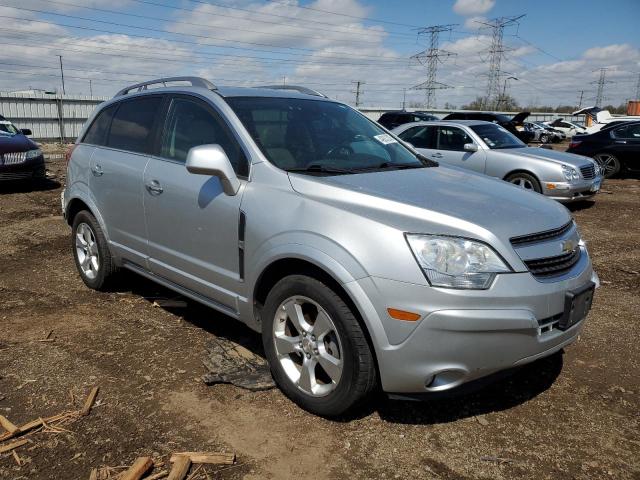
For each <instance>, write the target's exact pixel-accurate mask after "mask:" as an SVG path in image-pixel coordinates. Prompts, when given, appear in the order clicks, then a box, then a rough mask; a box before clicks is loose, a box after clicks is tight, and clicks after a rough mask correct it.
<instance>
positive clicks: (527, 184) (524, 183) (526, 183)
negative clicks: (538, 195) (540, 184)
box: [510, 177, 535, 190]
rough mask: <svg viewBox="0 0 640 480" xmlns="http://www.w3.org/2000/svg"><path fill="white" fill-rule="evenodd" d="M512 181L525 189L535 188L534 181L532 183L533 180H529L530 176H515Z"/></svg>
mask: <svg viewBox="0 0 640 480" xmlns="http://www.w3.org/2000/svg"><path fill="white" fill-rule="evenodd" d="M510 181H511V183H513V184H514V185H517V186H519V187H520V188H524V189H525V190H535V187H534V186H533V183H531V180H529V179H528V178H524V177H513V178H512V179H511V180H510Z"/></svg>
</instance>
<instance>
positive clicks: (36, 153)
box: [25, 148, 42, 160]
mask: <svg viewBox="0 0 640 480" xmlns="http://www.w3.org/2000/svg"><path fill="white" fill-rule="evenodd" d="M40 155H42V150H40V149H39V148H36V149H35V150H28V151H27V153H26V155H25V159H27V160H32V159H34V158H38V157H39V156H40Z"/></svg>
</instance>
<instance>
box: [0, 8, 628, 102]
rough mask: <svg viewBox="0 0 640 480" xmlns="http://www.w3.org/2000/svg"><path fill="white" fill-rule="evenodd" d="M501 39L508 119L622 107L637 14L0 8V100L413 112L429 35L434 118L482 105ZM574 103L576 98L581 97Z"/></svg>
mask: <svg viewBox="0 0 640 480" xmlns="http://www.w3.org/2000/svg"><path fill="white" fill-rule="evenodd" d="M520 15H524V16H523V17H522V18H520V19H519V20H518V21H517V22H515V23H513V24H511V25H509V26H507V27H506V28H505V29H504V37H503V42H504V47H505V48H504V54H503V56H502V60H501V68H500V73H501V77H500V85H501V89H502V88H504V81H505V79H508V78H509V77H515V78H511V79H509V80H507V86H506V89H507V92H508V93H509V94H510V95H512V96H513V97H515V99H516V100H517V101H518V102H519V103H520V104H521V105H531V104H535V105H550V106H557V105H577V104H578V102H579V97H580V95H582V97H583V98H582V105H583V106H586V105H591V104H593V103H594V102H595V96H596V91H597V81H598V78H599V75H600V69H601V68H606V69H607V70H606V78H605V80H606V83H605V85H604V101H603V104H613V105H618V104H620V103H623V102H626V101H627V100H628V99H631V98H634V97H636V91H637V88H638V78H639V76H640V33H639V32H638V30H637V25H638V19H640V0H608V1H600V0H562V1H557V0H555V1H553V0H536V1H531V0H528V1H527V0H396V1H389V0H313V1H309V0H109V1H106V0H0V45H2V48H0V91H12V90H24V89H29V88H38V89H45V90H55V89H57V90H61V81H60V71H59V68H60V65H59V61H60V60H59V57H58V56H62V62H63V65H64V74H65V89H66V93H67V94H76V95H88V94H89V93H90V92H91V93H93V95H100V96H112V95H113V94H114V93H115V92H116V91H117V90H119V89H120V88H122V87H125V86H127V85H130V84H133V83H136V82H139V81H145V80H149V79H152V78H158V77H163V76H175V75H197V76H203V77H205V78H208V79H209V80H211V81H212V82H213V83H215V84H218V85H236V86H237V85H240V86H256V85H261V84H263V85H264V84H273V83H278V84H281V83H283V82H286V83H288V84H298V85H304V86H307V87H310V88H313V89H315V90H319V91H321V92H323V93H325V94H327V95H328V96H329V97H332V98H336V99H338V100H340V101H343V102H346V103H350V104H353V103H354V101H355V93H354V91H355V84H354V83H353V82H356V81H360V82H364V83H363V84H362V86H361V95H360V102H361V106H363V107H367V106H369V107H382V108H389V109H390V108H400V107H401V106H402V103H403V99H404V100H405V101H406V104H407V105H408V106H409V105H413V104H416V105H417V104H419V103H421V102H424V99H425V92H424V91H423V90H416V89H413V88H412V87H413V86H415V85H418V84H420V83H422V82H424V81H425V80H426V79H427V68H426V66H425V65H422V64H421V63H420V62H419V61H418V60H416V59H411V57H412V56H413V55H415V54H417V53H419V52H421V51H423V50H425V49H427V48H428V46H429V37H428V35H424V34H421V33H420V28H424V27H429V26H434V25H451V29H450V30H449V31H446V32H443V33H441V34H440V35H439V39H438V40H439V44H438V48H440V49H442V50H445V51H446V52H449V53H451V54H453V55H449V56H446V57H441V61H440V62H439V63H438V66H437V73H436V81H437V82H440V83H442V84H444V85H446V86H447V88H443V89H440V90H437V91H436V105H435V106H436V107H438V108H445V107H447V108H453V106H457V107H460V106H462V105H464V104H465V103H468V102H469V101H471V100H473V99H475V98H476V97H478V96H484V95H485V93H486V91H487V82H488V75H487V74H488V72H489V60H490V58H489V52H488V50H489V48H490V46H491V42H492V37H491V31H490V30H489V29H487V28H482V27H483V24H482V22H487V21H489V20H491V19H494V18H497V17H515V16H520ZM581 92H582V94H581Z"/></svg>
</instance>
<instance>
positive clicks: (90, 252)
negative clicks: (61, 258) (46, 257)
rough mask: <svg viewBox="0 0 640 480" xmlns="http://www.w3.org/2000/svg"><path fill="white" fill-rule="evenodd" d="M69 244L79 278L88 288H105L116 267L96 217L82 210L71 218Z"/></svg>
mask: <svg viewBox="0 0 640 480" xmlns="http://www.w3.org/2000/svg"><path fill="white" fill-rule="evenodd" d="M72 232H73V233H72V236H71V246H72V248H73V258H74V260H75V262H76V268H77V269H78V273H79V274H80V278H82V281H83V282H84V283H85V285H86V286H87V287H89V288H93V289H94V290H105V289H106V288H107V286H108V284H109V281H110V280H111V279H112V277H113V276H114V274H115V272H116V270H117V268H116V266H115V264H114V262H113V259H112V257H111V252H110V251H109V248H108V247H107V240H106V238H105V236H104V233H103V232H102V229H101V228H100V224H99V223H98V221H97V220H96V218H95V217H94V216H93V215H92V214H91V213H90V212H88V211H86V210H82V211H81V212H79V213H78V214H77V215H76V216H75V218H74V219H73V229H72Z"/></svg>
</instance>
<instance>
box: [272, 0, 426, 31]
mask: <svg viewBox="0 0 640 480" xmlns="http://www.w3.org/2000/svg"><path fill="white" fill-rule="evenodd" d="M265 1H267V2H271V3H279V4H281V5H286V6H287V7H289V8H290V7H294V8H301V9H304V10H313V11H315V12H322V13H328V14H330V15H338V16H341V17H349V18H355V19H358V20H369V21H371V22H378V23H386V24H388V25H399V26H401V27H409V28H420V26H419V25H410V24H408V23H399V22H392V21H391V20H381V19H379V18H370V17H359V16H357V15H349V14H348V13H339V12H332V11H331V10H323V9H321V8H314V7H308V6H304V5H291V4H290V3H289V2H286V1H284V2H283V1H282V0H265Z"/></svg>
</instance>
